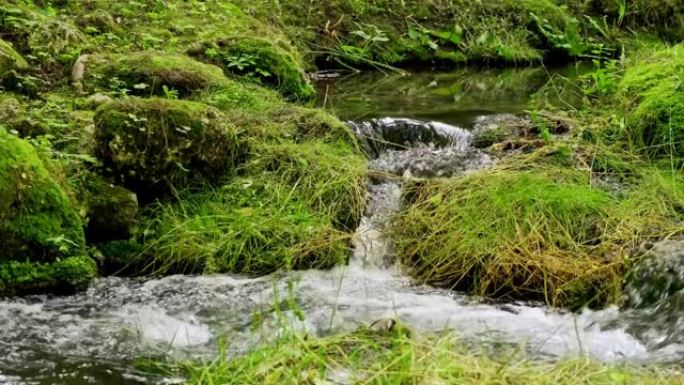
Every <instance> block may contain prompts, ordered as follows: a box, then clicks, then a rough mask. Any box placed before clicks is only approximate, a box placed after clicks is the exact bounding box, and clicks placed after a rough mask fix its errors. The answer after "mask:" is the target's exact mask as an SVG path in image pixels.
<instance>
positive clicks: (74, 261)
mask: <svg viewBox="0 0 684 385" xmlns="http://www.w3.org/2000/svg"><path fill="white" fill-rule="evenodd" d="M96 276H97V266H96V265H95V262H94V261H93V260H92V259H91V258H90V257H88V256H78V257H69V258H65V259H61V260H57V261H55V262H52V263H42V262H22V261H0V296H5V295H18V294H35V293H45V292H52V293H71V292H74V291H76V290H80V289H83V288H85V287H86V286H87V285H88V284H89V283H90V282H91V281H92V280H93V278H95V277H96Z"/></svg>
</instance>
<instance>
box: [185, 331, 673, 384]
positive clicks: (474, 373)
mask: <svg viewBox="0 0 684 385" xmlns="http://www.w3.org/2000/svg"><path fill="white" fill-rule="evenodd" d="M185 369H186V370H187V371H188V373H189V380H188V384H190V385H211V384H225V385H228V384H255V385H256V384H259V385H261V384H267V385H268V384H278V385H280V384H292V385H294V384H328V383H338V381H339V383H345V384H369V385H370V384H378V385H380V384H461V385H481V384H491V385H494V384H509V385H551V384H554V385H577V384H585V385H598V384H643V385H660V384H662V385H665V384H667V385H676V384H683V383H684V382H682V377H681V375H680V374H678V373H675V372H668V371H666V370H658V369H651V370H648V369H644V368H640V367H631V366H627V365H601V364H598V363H595V362H592V361H591V360H590V359H587V358H576V359H566V360H563V361H560V362H543V361H541V362H540V361H530V360H528V359H527V358H526V357H525V355H524V353H520V352H519V351H512V350H510V349H509V350H506V349H505V348H503V349H501V348H498V351H497V354H496V357H490V356H488V355H487V354H486V353H480V352H473V351H471V350H469V349H468V348H466V347H465V346H464V345H463V344H462V343H461V342H459V340H458V339H457V338H454V337H453V336H445V337H441V338H434V337H414V338H411V337H408V336H407V335H406V334H405V333H401V332H400V331H398V332H388V333H375V332H370V331H365V330H361V331H357V332H354V333H351V334H346V335H341V336H334V337H326V338H314V339H311V338H299V337H289V338H286V339H282V340H280V341H278V342H277V343H275V344H273V345H271V346H267V347H264V348H260V349H257V350H255V351H253V352H251V353H249V354H247V355H245V356H243V357H238V358H235V359H227V358H225V357H221V358H219V359H217V360H214V361H212V362H207V363H194V364H187V365H185Z"/></svg>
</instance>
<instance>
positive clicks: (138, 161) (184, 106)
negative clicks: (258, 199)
mask: <svg viewBox="0 0 684 385" xmlns="http://www.w3.org/2000/svg"><path fill="white" fill-rule="evenodd" d="M94 121H95V141H96V150H95V152H96V155H97V156H98V157H99V158H100V159H101V160H102V162H103V165H104V171H105V172H106V173H107V174H109V175H110V176H112V177H114V178H115V179H116V181H117V183H121V184H122V185H123V186H124V187H126V188H128V189H131V190H132V191H134V192H136V193H137V194H138V198H139V199H140V198H143V200H147V199H152V198H153V197H154V196H156V195H157V194H160V193H161V194H163V193H165V192H169V191H171V190H172V189H173V188H176V187H182V186H184V185H186V184H187V183H188V182H190V181H193V180H198V179H202V180H206V181H212V180H216V179H218V178H219V177H221V176H222V175H224V174H225V172H227V171H228V170H230V169H231V168H232V167H234V166H235V165H236V164H237V163H238V162H239V161H240V160H241V158H242V157H243V155H244V153H245V152H246V151H245V150H246V148H245V146H244V145H243V143H242V142H241V141H240V140H239V139H238V132H239V131H238V129H237V128H236V127H235V126H234V125H233V124H232V123H230V122H229V119H228V118H227V117H226V115H225V114H224V113H222V112H221V111H219V110H217V109H215V108H213V107H210V106H207V105H204V104H201V103H195V102H189V101H179V100H170V99H154V98H153V99H138V98H129V99H125V100H119V101H115V102H112V103H109V104H106V105H104V106H102V107H100V108H99V109H98V110H97V112H96V114H95V118H94ZM148 195H149V196H148Z"/></svg>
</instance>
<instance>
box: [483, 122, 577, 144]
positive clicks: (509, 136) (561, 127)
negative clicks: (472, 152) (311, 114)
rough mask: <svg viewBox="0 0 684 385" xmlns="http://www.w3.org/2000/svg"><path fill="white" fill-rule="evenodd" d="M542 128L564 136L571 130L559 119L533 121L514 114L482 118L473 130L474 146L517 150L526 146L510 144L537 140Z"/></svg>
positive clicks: (550, 132)
mask: <svg viewBox="0 0 684 385" xmlns="http://www.w3.org/2000/svg"><path fill="white" fill-rule="evenodd" d="M541 127H544V129H545V130H546V131H548V133H549V134H563V133H566V132H568V131H569V129H570V128H569V125H568V123H567V122H565V121H564V120H562V119H560V118H557V117H546V116H543V117H542V116H539V117H537V118H536V119H535V121H532V119H530V117H529V116H517V115H512V114H497V115H489V116H482V117H480V118H478V120H477V122H476V124H475V127H474V128H473V146H474V147H476V148H488V147H491V146H493V145H495V144H499V143H503V144H504V145H503V146H502V148H500V150H504V151H510V150H516V149H518V148H519V147H525V145H516V144H515V143H512V144H509V143H510V142H517V141H525V140H527V141H530V140H537V139H539V135H540V132H541V131H542V128H541ZM528 143H529V142H528Z"/></svg>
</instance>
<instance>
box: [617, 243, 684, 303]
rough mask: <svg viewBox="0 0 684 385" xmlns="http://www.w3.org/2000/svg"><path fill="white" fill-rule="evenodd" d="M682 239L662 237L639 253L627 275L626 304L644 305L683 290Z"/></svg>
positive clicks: (683, 260)
mask: <svg viewBox="0 0 684 385" xmlns="http://www.w3.org/2000/svg"><path fill="white" fill-rule="evenodd" d="M683 291H684V240H682V239H677V240H666V241H661V242H659V243H656V244H655V245H653V247H652V248H651V249H650V250H648V251H646V252H645V253H644V254H643V257H642V258H641V259H640V261H639V262H638V263H637V265H636V266H635V267H634V270H633V271H632V273H631V274H630V277H629V278H628V281H627V285H626V288H625V292H626V295H627V304H628V305H629V306H632V307H637V308H645V307H649V306H652V305H654V304H658V303H662V302H663V301H667V299H668V298H670V297H673V296H676V295H678V296H679V297H680V298H681V296H682V294H683V293H684V292H683Z"/></svg>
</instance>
